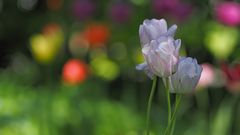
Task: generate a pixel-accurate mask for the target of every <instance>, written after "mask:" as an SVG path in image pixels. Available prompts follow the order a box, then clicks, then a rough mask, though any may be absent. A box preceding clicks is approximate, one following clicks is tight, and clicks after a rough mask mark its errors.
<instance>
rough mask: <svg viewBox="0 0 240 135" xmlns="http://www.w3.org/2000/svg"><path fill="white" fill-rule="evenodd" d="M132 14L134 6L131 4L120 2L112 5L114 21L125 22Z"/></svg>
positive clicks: (111, 14)
mask: <svg viewBox="0 0 240 135" xmlns="http://www.w3.org/2000/svg"><path fill="white" fill-rule="evenodd" d="M131 14H132V8H131V6H130V5H129V4H127V3H123V2H118V3H114V4H112V5H111V7H110V17H111V19H112V20H113V21H115V22H118V23H124V22H127V21H129V19H130V17H131Z"/></svg>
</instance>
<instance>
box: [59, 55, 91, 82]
mask: <svg viewBox="0 0 240 135" xmlns="http://www.w3.org/2000/svg"><path fill="white" fill-rule="evenodd" d="M62 78H63V81H64V82H65V83H67V84H70V85H76V84H80V83H82V82H83V81H84V80H86V78H87V66H86V64H85V63H84V62H82V61H80V60H77V59H71V60H69V61H68V62H67V63H65V65H64V67H63V74H62Z"/></svg>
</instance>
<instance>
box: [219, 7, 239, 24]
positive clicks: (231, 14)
mask: <svg viewBox="0 0 240 135" xmlns="http://www.w3.org/2000/svg"><path fill="white" fill-rule="evenodd" d="M215 15H216V18H217V20H218V21H219V22H221V23H223V24H226V25H229V26H237V25H239V24H240V4H239V3H237V2H222V3H220V4H218V5H216V7H215Z"/></svg>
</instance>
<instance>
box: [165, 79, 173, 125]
mask: <svg viewBox="0 0 240 135" xmlns="http://www.w3.org/2000/svg"><path fill="white" fill-rule="evenodd" d="M169 88H170V87H169V81H168V79H167V80H166V96H167V104H168V126H169V124H170V123H171V122H170V121H171V116H172V111H171V97H170V92H169V91H170V90H169Z"/></svg>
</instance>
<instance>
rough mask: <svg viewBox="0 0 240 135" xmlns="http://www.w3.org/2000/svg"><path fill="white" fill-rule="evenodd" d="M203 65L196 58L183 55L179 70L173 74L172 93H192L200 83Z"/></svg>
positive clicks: (171, 80) (171, 81)
mask: <svg viewBox="0 0 240 135" xmlns="http://www.w3.org/2000/svg"><path fill="white" fill-rule="evenodd" d="M201 72H202V67H201V66H200V65H198V63H197V60H196V59H192V58H190V57H187V58H185V57H182V58H181V59H180V60H179V65H178V69H177V72H176V73H175V74H173V75H172V76H171V79H170V86H171V89H170V92H171V93H191V92H193V90H194V89H195V87H196V86H197V84H198V81H199V79H200V76H201Z"/></svg>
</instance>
